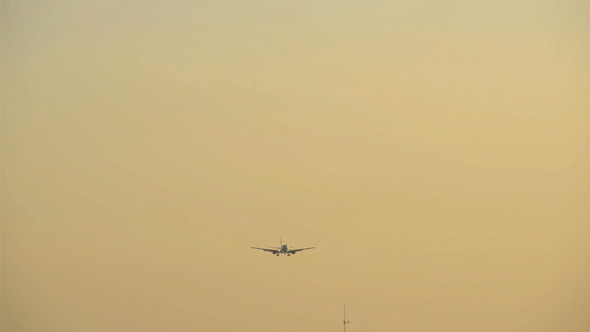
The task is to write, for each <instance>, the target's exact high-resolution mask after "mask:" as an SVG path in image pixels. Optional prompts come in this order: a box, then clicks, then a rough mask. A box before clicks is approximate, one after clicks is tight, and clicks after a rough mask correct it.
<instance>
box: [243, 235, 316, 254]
mask: <svg viewBox="0 0 590 332" xmlns="http://www.w3.org/2000/svg"><path fill="white" fill-rule="evenodd" d="M251 248H252V249H258V250H264V251H268V252H271V253H272V254H273V255H277V256H279V255H280V254H283V255H287V256H291V255H295V253H297V252H299V251H303V250H308V249H313V248H315V247H309V248H300V249H289V246H287V245H286V244H283V237H282V236H281V246H280V247H270V248H258V247H251Z"/></svg>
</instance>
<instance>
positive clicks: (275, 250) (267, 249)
mask: <svg viewBox="0 0 590 332" xmlns="http://www.w3.org/2000/svg"><path fill="white" fill-rule="evenodd" d="M250 248H252V249H258V250H264V251H268V252H272V253H273V254H276V253H277V252H279V250H278V249H269V248H258V247H250Z"/></svg>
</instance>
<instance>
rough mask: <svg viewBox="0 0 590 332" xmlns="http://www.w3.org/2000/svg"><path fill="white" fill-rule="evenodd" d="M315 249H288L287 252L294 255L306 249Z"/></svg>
mask: <svg viewBox="0 0 590 332" xmlns="http://www.w3.org/2000/svg"><path fill="white" fill-rule="evenodd" d="M313 248H315V247H309V248H301V249H289V251H287V252H288V253H291V254H294V253H296V252H298V251H303V250H308V249H313Z"/></svg>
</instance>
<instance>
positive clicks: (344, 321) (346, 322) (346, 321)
mask: <svg viewBox="0 0 590 332" xmlns="http://www.w3.org/2000/svg"><path fill="white" fill-rule="evenodd" d="M349 323H350V321H349V320H346V305H344V320H343V321H342V325H344V332H346V324H349Z"/></svg>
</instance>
